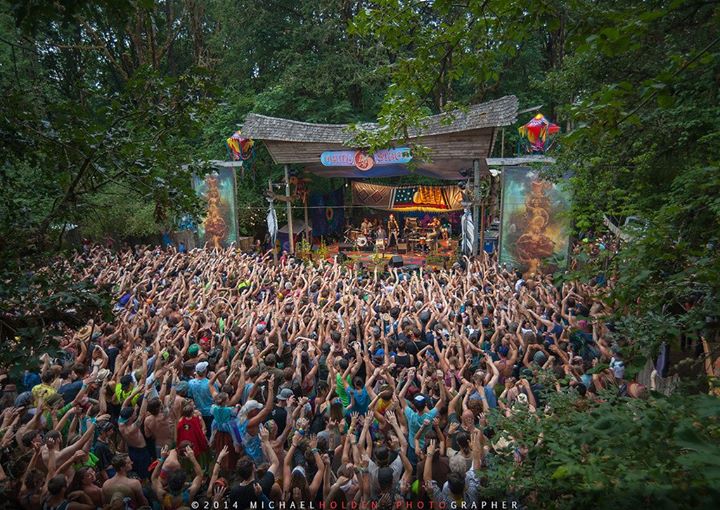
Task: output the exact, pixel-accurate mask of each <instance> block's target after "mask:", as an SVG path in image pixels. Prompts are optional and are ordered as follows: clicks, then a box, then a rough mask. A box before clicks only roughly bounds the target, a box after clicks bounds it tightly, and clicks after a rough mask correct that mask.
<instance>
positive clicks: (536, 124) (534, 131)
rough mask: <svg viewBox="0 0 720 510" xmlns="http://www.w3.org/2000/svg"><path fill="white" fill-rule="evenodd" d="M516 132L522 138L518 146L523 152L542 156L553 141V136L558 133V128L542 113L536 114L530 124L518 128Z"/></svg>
mask: <svg viewBox="0 0 720 510" xmlns="http://www.w3.org/2000/svg"><path fill="white" fill-rule="evenodd" d="M518 132H519V133H520V136H521V137H522V138H521V139H520V144H521V145H522V146H523V148H524V149H525V152H528V153H532V154H544V153H545V152H547V150H548V149H549V148H550V147H551V146H552V144H553V142H554V141H555V135H556V134H558V133H559V132H560V126H558V125H557V124H553V123H552V122H550V121H549V120H548V119H546V118H545V116H544V115H543V114H542V113H538V114H537V115H535V117H533V118H532V119H531V120H530V122H528V123H527V124H525V125H523V126H520V127H519V128H518Z"/></svg>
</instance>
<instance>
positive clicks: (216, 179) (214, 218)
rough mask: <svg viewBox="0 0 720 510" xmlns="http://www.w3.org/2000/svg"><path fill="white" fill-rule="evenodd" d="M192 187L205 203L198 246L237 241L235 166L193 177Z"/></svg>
mask: <svg viewBox="0 0 720 510" xmlns="http://www.w3.org/2000/svg"><path fill="white" fill-rule="evenodd" d="M193 188H194V189H195V192H196V193H197V194H198V195H199V196H200V197H201V198H202V199H203V201H204V202H205V204H206V209H205V211H206V212H205V217H204V219H203V220H202V221H201V222H200V223H199V224H198V228H197V233H198V238H199V239H198V242H199V246H204V247H207V248H222V247H227V246H229V245H230V244H232V243H235V242H237V238H238V225H237V214H236V210H235V171H234V169H233V168H224V167H218V168H216V169H215V170H214V171H213V172H212V173H210V174H208V175H207V176H206V177H205V178H204V179H203V178H201V177H198V176H193Z"/></svg>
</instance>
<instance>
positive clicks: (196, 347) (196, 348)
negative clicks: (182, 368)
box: [188, 344, 200, 356]
mask: <svg viewBox="0 0 720 510" xmlns="http://www.w3.org/2000/svg"><path fill="white" fill-rule="evenodd" d="M198 352H200V346H199V345H198V344H191V345H190V347H188V354H189V355H190V356H195V355H197V353H198Z"/></svg>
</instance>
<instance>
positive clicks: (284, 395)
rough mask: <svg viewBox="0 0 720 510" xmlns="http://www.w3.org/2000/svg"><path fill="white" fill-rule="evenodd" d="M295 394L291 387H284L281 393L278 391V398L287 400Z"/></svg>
mask: <svg viewBox="0 0 720 510" xmlns="http://www.w3.org/2000/svg"><path fill="white" fill-rule="evenodd" d="M293 395H294V393H293V391H292V390H291V389H290V388H283V389H281V390H280V393H278V396H277V399H278V400H287V399H289V398H290V397H292V396H293Z"/></svg>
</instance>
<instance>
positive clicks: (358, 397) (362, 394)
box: [348, 388, 370, 414]
mask: <svg viewBox="0 0 720 510" xmlns="http://www.w3.org/2000/svg"><path fill="white" fill-rule="evenodd" d="M348 394H349V395H350V396H351V397H352V398H353V399H355V403H354V405H353V407H352V411H354V412H357V413H360V414H366V413H367V412H368V407H370V395H368V392H367V389H365V388H363V389H361V390H355V389H350V390H348Z"/></svg>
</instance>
